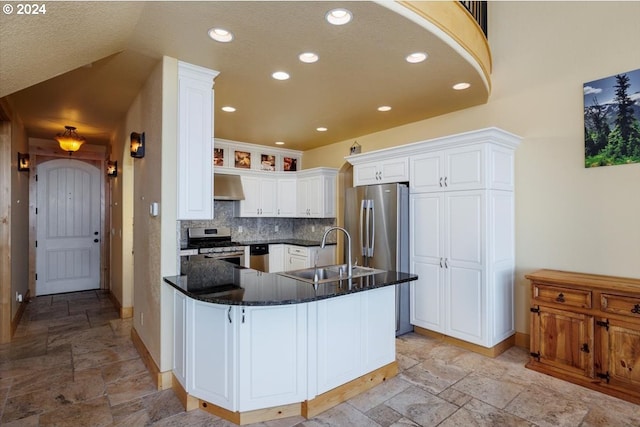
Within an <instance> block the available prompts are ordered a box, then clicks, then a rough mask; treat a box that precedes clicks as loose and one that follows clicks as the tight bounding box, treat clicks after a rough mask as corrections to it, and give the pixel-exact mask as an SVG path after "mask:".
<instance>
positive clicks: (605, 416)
mask: <svg viewBox="0 0 640 427" xmlns="http://www.w3.org/2000/svg"><path fill="white" fill-rule="evenodd" d="M610 426H617V427H638V426H640V405H634V404H633V403H629V402H624V401H618V402H611V401H609V402H603V404H602V406H592V407H591V409H589V412H588V413H587V415H586V416H585V417H584V419H583V421H582V424H580V427H610Z"/></svg>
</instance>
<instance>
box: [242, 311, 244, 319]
mask: <svg viewBox="0 0 640 427" xmlns="http://www.w3.org/2000/svg"><path fill="white" fill-rule="evenodd" d="M242 323H244V308H243V309H242Z"/></svg>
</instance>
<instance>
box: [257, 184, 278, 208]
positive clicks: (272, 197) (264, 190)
mask: <svg viewBox="0 0 640 427" xmlns="http://www.w3.org/2000/svg"><path fill="white" fill-rule="evenodd" d="M277 194H278V187H277V181H276V180H275V179H274V178H264V177H261V178H260V206H259V209H260V210H259V212H260V216H266V217H275V216H276V213H277V208H276V200H277Z"/></svg>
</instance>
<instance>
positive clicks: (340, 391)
mask: <svg viewBox="0 0 640 427" xmlns="http://www.w3.org/2000/svg"><path fill="white" fill-rule="evenodd" d="M397 374H398V363H397V362H396V361H393V362H391V363H389V364H388V365H385V366H382V367H380V368H378V369H376V370H374V371H371V372H369V373H368V374H365V375H363V376H361V377H358V378H356V379H355V380H352V381H349V382H348V383H345V384H343V385H341V386H339V387H336V388H334V389H331V390H329V391H327V392H325V393H322V394H321V395H319V396H316V397H315V398H313V399H311V400H306V401H304V402H302V407H301V410H302V416H303V417H305V418H307V419H309V418H313V417H315V416H316V415H318V414H319V413H321V412H324V411H326V410H327V409H330V408H333V407H334V406H336V405H339V404H340V403H342V402H345V401H347V400H349V399H351V398H352V397H354V396H357V395H358V394H360V393H363V392H365V391H367V390H369V389H372V388H373V387H375V386H377V385H378V384H382V383H383V382H385V381H386V380H387V379H389V378H393V377H395V376H396V375H397Z"/></svg>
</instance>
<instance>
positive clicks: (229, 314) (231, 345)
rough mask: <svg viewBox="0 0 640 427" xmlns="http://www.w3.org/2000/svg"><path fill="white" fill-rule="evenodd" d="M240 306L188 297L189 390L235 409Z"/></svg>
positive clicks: (216, 403)
mask: <svg viewBox="0 0 640 427" xmlns="http://www.w3.org/2000/svg"><path fill="white" fill-rule="evenodd" d="M237 310H238V306H233V307H232V306H229V305H221V304H211V303H207V302H202V301H198V300H193V299H188V310H187V313H188V315H187V348H188V351H187V355H188V358H187V361H186V363H187V375H188V378H187V388H186V390H187V392H188V393H189V394H191V395H193V396H195V397H197V398H199V399H203V400H206V401H207V402H210V403H213V404H214V405H218V406H222V407H224V408H228V409H229V410H232V411H235V410H236V409H237V402H236V399H235V390H236V387H237V385H236V382H237V372H236V368H237V367H236V360H237V359H236V348H235V347H236V343H237V329H236V324H237V316H236V314H237V313H236V312H237Z"/></svg>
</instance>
